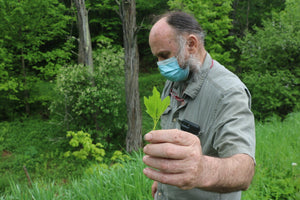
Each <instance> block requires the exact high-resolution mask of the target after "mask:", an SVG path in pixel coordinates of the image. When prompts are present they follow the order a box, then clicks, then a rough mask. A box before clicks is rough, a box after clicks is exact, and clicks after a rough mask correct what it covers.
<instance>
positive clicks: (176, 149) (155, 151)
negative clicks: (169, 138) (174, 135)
mask: <svg viewBox="0 0 300 200" xmlns="http://www.w3.org/2000/svg"><path fill="white" fill-rule="evenodd" d="M190 150H191V148H190V146H179V145H176V144H171V143H155V144H147V145H146V146H145V147H144V153H145V154H146V155H149V156H152V157H158V158H169V159H177V160H180V159H184V158H185V157H186V156H187V155H188V153H189V152H190Z"/></svg>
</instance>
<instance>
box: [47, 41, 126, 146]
mask: <svg viewBox="0 0 300 200" xmlns="http://www.w3.org/2000/svg"><path fill="white" fill-rule="evenodd" d="M122 56H123V51H122V49H121V48H119V47H115V46H111V45H107V46H100V48H99V49H98V50H95V51H94V63H95V64H94V72H93V73H91V72H90V71H89V70H88V68H87V67H86V66H82V65H75V66H69V67H65V68H62V69H61V71H60V72H59V75H58V77H57V82H56V92H57V94H56V95H57V97H56V99H55V101H53V103H52V105H51V106H50V110H51V112H52V114H53V116H55V118H56V120H58V121H59V122H60V123H61V124H62V125H63V127H64V128H65V129H66V130H74V131H76V130H89V131H88V132H89V133H91V134H92V137H93V138H98V136H100V138H99V139H100V140H101V143H102V144H104V145H108V144H109V143H115V144H117V143H119V142H120V141H123V140H124V137H125V134H123V133H125V130H124V129H125V126H126V123H127V120H126V106H125V98H124V96H125V94H124V91H125V89H124V70H123V67H124V61H123V57H122ZM91 130H93V131H91ZM94 130H96V131H97V132H96V133H97V134H94V133H95V131H94ZM93 134H94V135H93Z"/></svg>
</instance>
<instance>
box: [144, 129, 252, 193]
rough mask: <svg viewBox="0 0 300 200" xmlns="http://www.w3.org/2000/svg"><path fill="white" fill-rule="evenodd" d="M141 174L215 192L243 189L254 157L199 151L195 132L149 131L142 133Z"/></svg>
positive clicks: (199, 146) (185, 187) (169, 182)
mask: <svg viewBox="0 0 300 200" xmlns="http://www.w3.org/2000/svg"><path fill="white" fill-rule="evenodd" d="M145 140H146V141H148V142H149V143H150V144H147V145H146V146H145V147H144V153H145V154H146V155H145V156H144V158H143V161H144V163H145V164H146V165H148V166H149V167H150V168H145V169H144V174H145V175H146V176H147V177H149V178H150V179H152V180H154V181H158V182H160V183H164V184H168V185H174V186H177V187H179V188H181V189H185V190H186V189H192V188H195V187H197V188H201V189H204V190H208V191H214V192H233V191H237V190H246V189H247V188H248V187H249V185H250V183H251V180H252V177H253V175H254V160H253V159H252V158H251V157H250V156H249V155H247V154H236V155H234V156H232V157H229V158H215V157H210V156H205V155H202V148H201V143H200V140H199V138H198V137H197V136H195V135H193V134H190V133H188V132H185V131H181V130H178V129H169V130H157V131H151V132H150V133H148V134H146V135H145Z"/></svg>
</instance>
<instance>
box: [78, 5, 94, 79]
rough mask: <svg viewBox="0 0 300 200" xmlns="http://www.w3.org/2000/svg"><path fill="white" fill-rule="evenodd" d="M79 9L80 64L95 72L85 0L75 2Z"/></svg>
mask: <svg viewBox="0 0 300 200" xmlns="http://www.w3.org/2000/svg"><path fill="white" fill-rule="evenodd" d="M75 5H76V8H77V23H78V31H79V47H78V63H79V64H83V65H86V66H88V67H89V69H90V71H91V72H92V73H93V72H94V64H93V57H92V43H91V35H90V28H89V20H88V12H87V10H86V7H85V1H84V0H75Z"/></svg>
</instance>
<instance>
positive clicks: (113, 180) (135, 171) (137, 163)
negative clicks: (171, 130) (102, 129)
mask: <svg viewBox="0 0 300 200" xmlns="http://www.w3.org/2000/svg"><path fill="white" fill-rule="evenodd" d="M142 156H143V154H142V153H141V152H135V153H134V154H133V155H131V159H130V160H127V161H126V162H123V163H122V164H121V165H117V166H115V167H114V168H110V169H106V168H102V167H101V166H100V165H93V166H92V167H91V168H88V169H87V170H86V172H85V173H84V176H83V177H82V178H81V179H73V180H72V181H71V182H70V183H68V184H62V183H61V184H57V183H55V182H53V181H52V182H47V181H43V180H39V181H37V182H35V183H34V184H33V185H32V187H28V186H25V185H22V184H21V185H20V184H16V183H14V182H11V192H9V193H7V194H6V195H5V196H2V197H0V199H6V200H12V199H43V200H47V199H49V200H50V199H51V200H55V199H59V200H64V199H65V200H70V199H72V200H73V199H78V200H79V199H80V200H82V199H89V200H92V199H95V200H98V199H107V200H110V199H111V200H115V199H116V200H119V199H123V200H127V199H128V200H134V199H136V200H146V199H152V197H151V185H152V181H151V180H149V179H148V178H146V176H144V175H143V173H142V171H143V169H144V168H145V165H144V163H143V162H142Z"/></svg>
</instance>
